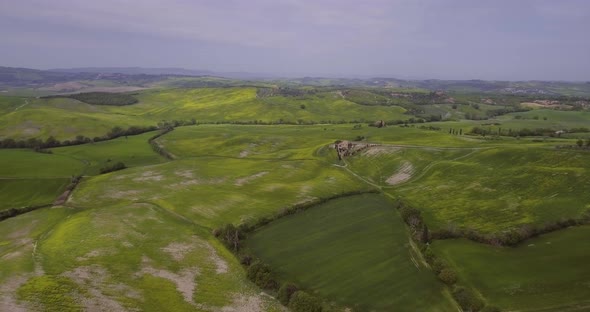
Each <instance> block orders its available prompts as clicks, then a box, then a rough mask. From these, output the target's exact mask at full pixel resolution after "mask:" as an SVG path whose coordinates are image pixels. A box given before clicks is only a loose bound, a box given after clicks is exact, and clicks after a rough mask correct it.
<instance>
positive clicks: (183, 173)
mask: <svg viewBox="0 0 590 312" xmlns="http://www.w3.org/2000/svg"><path fill="white" fill-rule="evenodd" d="M367 188H368V187H367V186H365V185H364V184H363V183H362V182H361V181H359V180H357V179H355V178H354V177H351V176H349V175H348V174H346V172H344V171H343V170H341V169H339V168H336V167H328V166H325V165H324V164H323V163H322V162H320V161H316V160H287V161H274V160H262V161H260V160H248V159H231V158H229V159H228V158H219V157H200V158H194V159H186V160H182V161H174V162H170V163H166V164H161V165H153V166H147V167H141V168H131V169H126V170H122V171H117V172H113V173H110V174H105V175H100V176H98V177H95V178H92V179H87V180H84V181H83V182H82V183H81V184H80V186H79V188H78V190H77V191H76V193H75V194H74V195H73V198H72V204H75V205H81V206H85V207H97V206H101V205H111V204H115V203H117V202H149V203H153V204H156V205H158V206H161V207H164V208H166V209H169V210H170V211H173V212H175V213H178V214H180V215H182V216H184V217H186V218H189V219H191V220H194V221H195V222H197V223H198V224H199V225H202V226H207V227H211V228H213V227H217V226H220V225H223V224H226V223H240V222H245V221H248V220H253V219H256V218H259V217H261V216H264V215H269V214H272V213H274V212H276V211H278V210H279V209H280V208H282V207H288V206H291V205H293V204H295V203H298V202H304V201H309V200H313V199H314V198H318V197H329V196H332V195H336V194H340V193H344V192H347V191H353V190H359V189H361V190H362V189H367ZM163 190H165V191H163ZM252 194H256V196H255V197H253V196H252Z"/></svg>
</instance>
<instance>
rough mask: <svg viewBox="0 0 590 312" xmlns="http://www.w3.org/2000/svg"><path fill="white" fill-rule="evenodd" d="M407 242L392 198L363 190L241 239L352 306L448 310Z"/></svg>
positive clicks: (283, 269) (293, 277)
mask: <svg viewBox="0 0 590 312" xmlns="http://www.w3.org/2000/svg"><path fill="white" fill-rule="evenodd" d="M408 242H409V238H408V236H407V233H406V230H405V226H404V224H403V222H402V221H401V219H400V218H399V216H398V215H397V212H396V211H395V209H394V208H393V205H392V203H391V202H390V201H389V200H388V199H386V198H385V197H383V196H381V195H375V194H371V195H357V196H353V197H345V198H339V199H335V200H331V201H329V202H327V203H325V204H322V205H320V206H318V207H314V208H312V209H309V210H307V211H305V212H302V213H299V214H296V215H293V216H289V217H284V218H281V219H279V220H277V221H275V222H273V223H271V224H270V225H268V226H265V227H263V228H261V229H260V230H258V231H257V232H255V233H254V234H252V235H251V237H249V238H248V239H247V241H246V244H247V245H246V246H247V248H249V249H251V250H252V252H253V253H254V254H255V255H257V256H259V257H260V258H261V259H262V260H264V261H265V262H267V263H268V264H270V265H271V267H273V268H275V269H276V270H277V271H278V273H279V274H280V276H281V278H282V279H284V280H287V281H292V282H295V283H296V284H298V285H300V287H304V288H307V289H309V290H311V291H312V292H315V293H317V294H318V295H320V296H322V297H324V298H327V299H328V300H329V301H333V302H336V303H337V304H340V305H345V306H350V307H352V308H354V310H355V311H392V310H394V309H395V310H396V311H417V310H420V311H450V310H452V309H453V307H452V304H451V303H450V302H449V301H448V299H447V298H446V297H445V296H444V294H443V287H442V284H440V283H439V282H437V281H436V280H435V278H434V275H433V274H432V273H431V272H430V271H429V270H428V269H426V268H425V267H423V266H422V265H421V264H419V261H420V260H418V259H417V258H415V255H414V254H413V250H412V249H411V248H410V247H409V244H408ZM294 259H297V261H293V260H294Z"/></svg>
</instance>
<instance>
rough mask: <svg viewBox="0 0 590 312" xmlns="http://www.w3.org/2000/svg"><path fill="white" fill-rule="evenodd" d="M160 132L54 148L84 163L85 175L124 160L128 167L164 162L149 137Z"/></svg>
mask: <svg viewBox="0 0 590 312" xmlns="http://www.w3.org/2000/svg"><path fill="white" fill-rule="evenodd" d="M157 133H158V132H156V131H154V132H147V133H143V134H140V135H133V136H128V137H120V138H117V139H114V140H109V141H102V142H97V143H92V144H84V145H74V146H67V147H59V148H53V149H51V151H52V152H53V154H54V155H59V156H64V157H69V158H71V159H76V160H79V161H81V162H82V163H84V165H85V168H84V169H83V172H81V173H83V174H84V175H96V174H98V173H99V170H100V168H103V167H106V166H108V165H109V164H113V163H117V162H123V163H124V164H125V165H126V166H127V167H139V166H145V165H151V164H158V163H162V162H164V158H163V157H161V156H160V155H158V154H156V153H154V151H153V150H152V148H151V146H150V145H149V143H148V139H149V138H150V137H152V136H154V135H156V134H157Z"/></svg>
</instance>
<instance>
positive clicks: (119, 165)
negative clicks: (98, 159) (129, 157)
mask: <svg viewBox="0 0 590 312" xmlns="http://www.w3.org/2000/svg"><path fill="white" fill-rule="evenodd" d="M125 168H127V166H125V164H124V163H122V162H120V161H119V162H117V163H114V164H112V165H110V166H106V167H102V168H100V174H104V173H109V172H113V171H118V170H123V169H125Z"/></svg>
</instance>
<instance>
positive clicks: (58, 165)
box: [0, 149, 84, 179]
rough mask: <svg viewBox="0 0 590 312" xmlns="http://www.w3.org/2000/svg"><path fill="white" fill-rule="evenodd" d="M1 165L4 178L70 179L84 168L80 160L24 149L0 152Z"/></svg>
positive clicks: (1, 174) (0, 169) (0, 168)
mask: <svg viewBox="0 0 590 312" xmlns="http://www.w3.org/2000/svg"><path fill="white" fill-rule="evenodd" d="M0 163H2V164H3V165H2V166H0V177H2V178H35V179H47V178H51V179H53V178H70V177H71V176H72V175H76V174H79V173H81V172H82V170H83V168H84V163H83V162H82V161H80V160H76V159H72V158H70V157H67V156H64V155H55V154H44V153H36V152H34V151H32V150H24V149H3V150H0Z"/></svg>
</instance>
